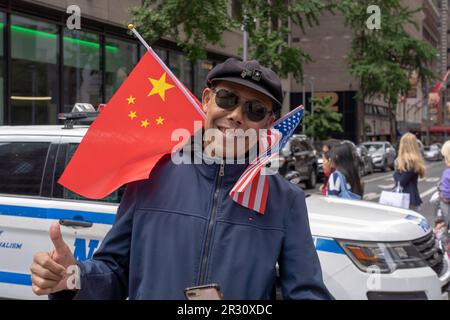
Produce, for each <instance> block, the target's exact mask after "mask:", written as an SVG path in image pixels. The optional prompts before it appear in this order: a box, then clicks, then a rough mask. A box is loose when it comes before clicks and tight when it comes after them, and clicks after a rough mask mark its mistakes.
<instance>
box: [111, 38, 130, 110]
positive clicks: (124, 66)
mask: <svg viewBox="0 0 450 320" xmlns="http://www.w3.org/2000/svg"><path fill="white" fill-rule="evenodd" d="M105 42H106V48H105V52H106V84H105V85H106V99H105V101H104V102H105V103H107V102H108V101H109V99H111V97H112V96H113V95H114V93H115V92H116V91H117V89H119V87H120V86H121V85H122V83H123V82H124V81H125V79H126V78H127V77H128V75H129V74H130V72H131V71H132V70H133V68H134V66H135V65H136V63H137V46H136V44H134V43H132V42H127V41H122V40H118V39H112V38H106V41H105Z"/></svg>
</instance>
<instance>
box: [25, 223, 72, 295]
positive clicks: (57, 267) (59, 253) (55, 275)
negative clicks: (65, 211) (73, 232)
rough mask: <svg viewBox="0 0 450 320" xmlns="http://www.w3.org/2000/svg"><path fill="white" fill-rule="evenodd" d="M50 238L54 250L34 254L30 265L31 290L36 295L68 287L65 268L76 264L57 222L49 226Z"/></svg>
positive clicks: (67, 276)
mask: <svg viewBox="0 0 450 320" xmlns="http://www.w3.org/2000/svg"><path fill="white" fill-rule="evenodd" d="M49 235H50V239H51V240H52V242H53V246H54V247H55V249H54V250H52V251H51V252H39V253H37V254H35V255H34V258H33V264H32V265H31V269H30V270H31V282H32V290H33V292H34V293H35V294H37V295H48V294H50V293H54V292H58V291H61V290H67V289H68V278H69V276H70V274H67V268H68V267H70V266H74V265H76V260H75V257H74V256H73V254H72V251H71V250H70V248H69V246H68V245H67V244H66V243H65V242H64V239H63V237H62V234H61V229H60V226H59V224H58V223H54V224H52V225H51V226H50V230H49Z"/></svg>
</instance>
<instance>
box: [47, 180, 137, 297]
mask: <svg viewBox="0 0 450 320" xmlns="http://www.w3.org/2000/svg"><path fill="white" fill-rule="evenodd" d="M137 185H138V183H131V184H129V185H127V187H126V189H125V193H124V196H123V198H122V200H121V202H120V205H119V208H118V210H117V215H116V220H115V222H114V225H113V226H112V228H111V229H110V231H109V232H108V233H107V234H106V236H105V238H104V240H103V242H102V244H101V246H100V248H99V249H98V250H97V251H96V253H95V254H94V256H93V257H92V259H89V260H86V261H79V262H78V263H77V264H78V266H79V268H80V285H81V289H79V290H78V291H77V292H74V291H61V292H57V293H54V294H51V295H49V298H50V299H52V300H61V299H71V298H73V299H83V300H84V299H100V300H103V299H105V300H106V299H108V300H114V299H116V300H117V299H126V298H127V297H128V270H129V261H130V244H131V232H132V227H133V215H134V211H135V207H136V201H137Z"/></svg>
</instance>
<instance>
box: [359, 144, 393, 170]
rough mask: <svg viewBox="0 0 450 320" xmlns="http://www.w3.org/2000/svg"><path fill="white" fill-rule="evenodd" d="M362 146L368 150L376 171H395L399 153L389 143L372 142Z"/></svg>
mask: <svg viewBox="0 0 450 320" xmlns="http://www.w3.org/2000/svg"><path fill="white" fill-rule="evenodd" d="M362 145H363V146H365V147H366V148H367V151H368V152H369V155H370V157H371V158H372V164H373V167H374V168H375V169H381V170H382V171H386V170H387V169H388V168H391V169H392V170H394V169H395V158H396V157H397V153H396V152H395V149H394V147H393V146H392V145H391V144H390V143H389V142H387V141H371V142H364V143H362Z"/></svg>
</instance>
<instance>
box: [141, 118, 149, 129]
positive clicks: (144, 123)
mask: <svg viewBox="0 0 450 320" xmlns="http://www.w3.org/2000/svg"><path fill="white" fill-rule="evenodd" d="M149 125H150V123H149V122H148V121H147V119H145V120H144V121H141V127H144V128H147V127H148V126H149Z"/></svg>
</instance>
